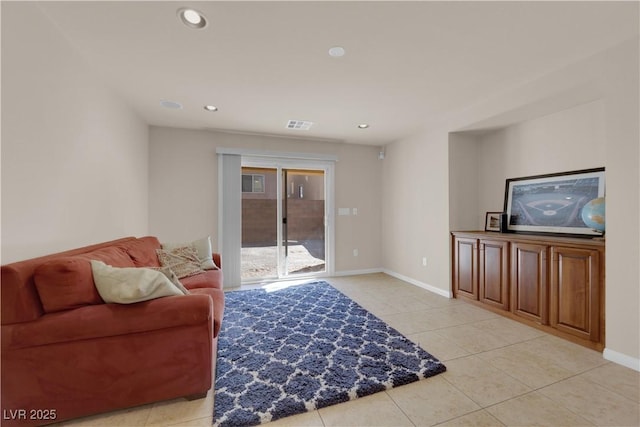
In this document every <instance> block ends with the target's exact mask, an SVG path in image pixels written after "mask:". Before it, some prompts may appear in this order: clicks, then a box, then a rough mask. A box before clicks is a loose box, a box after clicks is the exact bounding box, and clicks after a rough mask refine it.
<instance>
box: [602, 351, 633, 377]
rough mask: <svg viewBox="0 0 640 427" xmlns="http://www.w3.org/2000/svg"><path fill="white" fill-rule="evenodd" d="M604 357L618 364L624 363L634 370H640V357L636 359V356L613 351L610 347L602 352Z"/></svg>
mask: <svg viewBox="0 0 640 427" xmlns="http://www.w3.org/2000/svg"><path fill="white" fill-rule="evenodd" d="M602 357H604V358H605V359H606V360H609V361H611V362H614V363H617V364H618V365H622V366H625V367H627V368H630V369H633V370H634V371H639V372H640V359H636V358H635V357H631V356H627V355H626V354H622V353H618V352H617V351H613V350H611V349H609V348H605V349H604V351H603V352H602Z"/></svg>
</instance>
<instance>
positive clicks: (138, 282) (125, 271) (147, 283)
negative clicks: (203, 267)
mask: <svg viewBox="0 0 640 427" xmlns="http://www.w3.org/2000/svg"><path fill="white" fill-rule="evenodd" d="M91 270H92V272H93V282H94V283H95V285H96V289H97V290H98V293H99V294H100V296H101V297H102V299H103V300H104V302H106V303H118V304H133V303H136V302H141V301H148V300H151V299H155V298H161V297H167V296H173V295H185V292H183V291H182V290H181V289H179V288H178V287H177V286H175V285H174V284H173V283H171V281H170V280H169V279H168V278H167V277H166V276H165V275H164V274H162V273H161V272H160V271H155V270H152V269H150V268H136V267H125V268H118V267H111V266H110V265H107V264H105V263H104V262H102V261H95V260H92V261H91Z"/></svg>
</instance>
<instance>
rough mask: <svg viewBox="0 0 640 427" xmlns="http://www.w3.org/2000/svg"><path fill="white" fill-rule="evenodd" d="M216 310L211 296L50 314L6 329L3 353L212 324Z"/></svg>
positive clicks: (7, 326)
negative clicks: (204, 323) (213, 312)
mask: <svg viewBox="0 0 640 427" xmlns="http://www.w3.org/2000/svg"><path fill="white" fill-rule="evenodd" d="M212 310H213V305H212V302H211V298H209V297H208V296H207V295H183V296H180V297H166V298H159V299H154V300H150V301H145V302H141V303H137V304H129V305H121V304H101V305H94V306H88V307H82V308H78V309H76V310H68V311H64V312H60V313H52V314H46V315H44V316H42V317H40V318H39V319H38V320H35V321H33V322H26V323H18V324H14V325H5V326H2V351H6V350H12V349H19V348H25V347H33V346H38V345H47V344H59V343H64V342H71V341H80V340H92V339H97V338H104V337H113V336H120V335H127V334H135V333H143V332H149V331H155V330H161V329H167V328H173V327H182V326H189V325H196V324H200V323H202V322H207V321H211V320H210V319H211V315H212ZM87 344H89V343H87Z"/></svg>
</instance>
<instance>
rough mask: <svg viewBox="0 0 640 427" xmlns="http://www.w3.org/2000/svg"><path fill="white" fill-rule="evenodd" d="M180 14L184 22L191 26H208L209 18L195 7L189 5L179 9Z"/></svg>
mask: <svg viewBox="0 0 640 427" xmlns="http://www.w3.org/2000/svg"><path fill="white" fill-rule="evenodd" d="M178 16H179V17H180V20H181V21H182V23H183V24H184V25H186V26H187V27H189V28H194V29H197V30H199V29H202V28H204V27H206V26H207V18H205V17H204V15H203V14H202V13H200V12H198V11H197V10H195V9H191V8H188V7H185V8H182V9H178Z"/></svg>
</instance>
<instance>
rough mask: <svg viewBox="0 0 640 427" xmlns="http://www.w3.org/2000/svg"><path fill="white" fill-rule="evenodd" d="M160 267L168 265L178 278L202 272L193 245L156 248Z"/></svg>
mask: <svg viewBox="0 0 640 427" xmlns="http://www.w3.org/2000/svg"><path fill="white" fill-rule="evenodd" d="M156 253H157V254H158V260H159V261H160V265H161V266H162V267H169V268H170V269H171V270H173V272H174V273H175V274H176V276H178V279H182V278H184V277H189V276H193V275H195V274H199V273H203V272H204V270H203V269H202V268H201V267H200V259H199V258H198V253H197V252H196V250H195V248H194V247H193V246H180V247H177V248H173V249H171V250H166V249H156Z"/></svg>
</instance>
